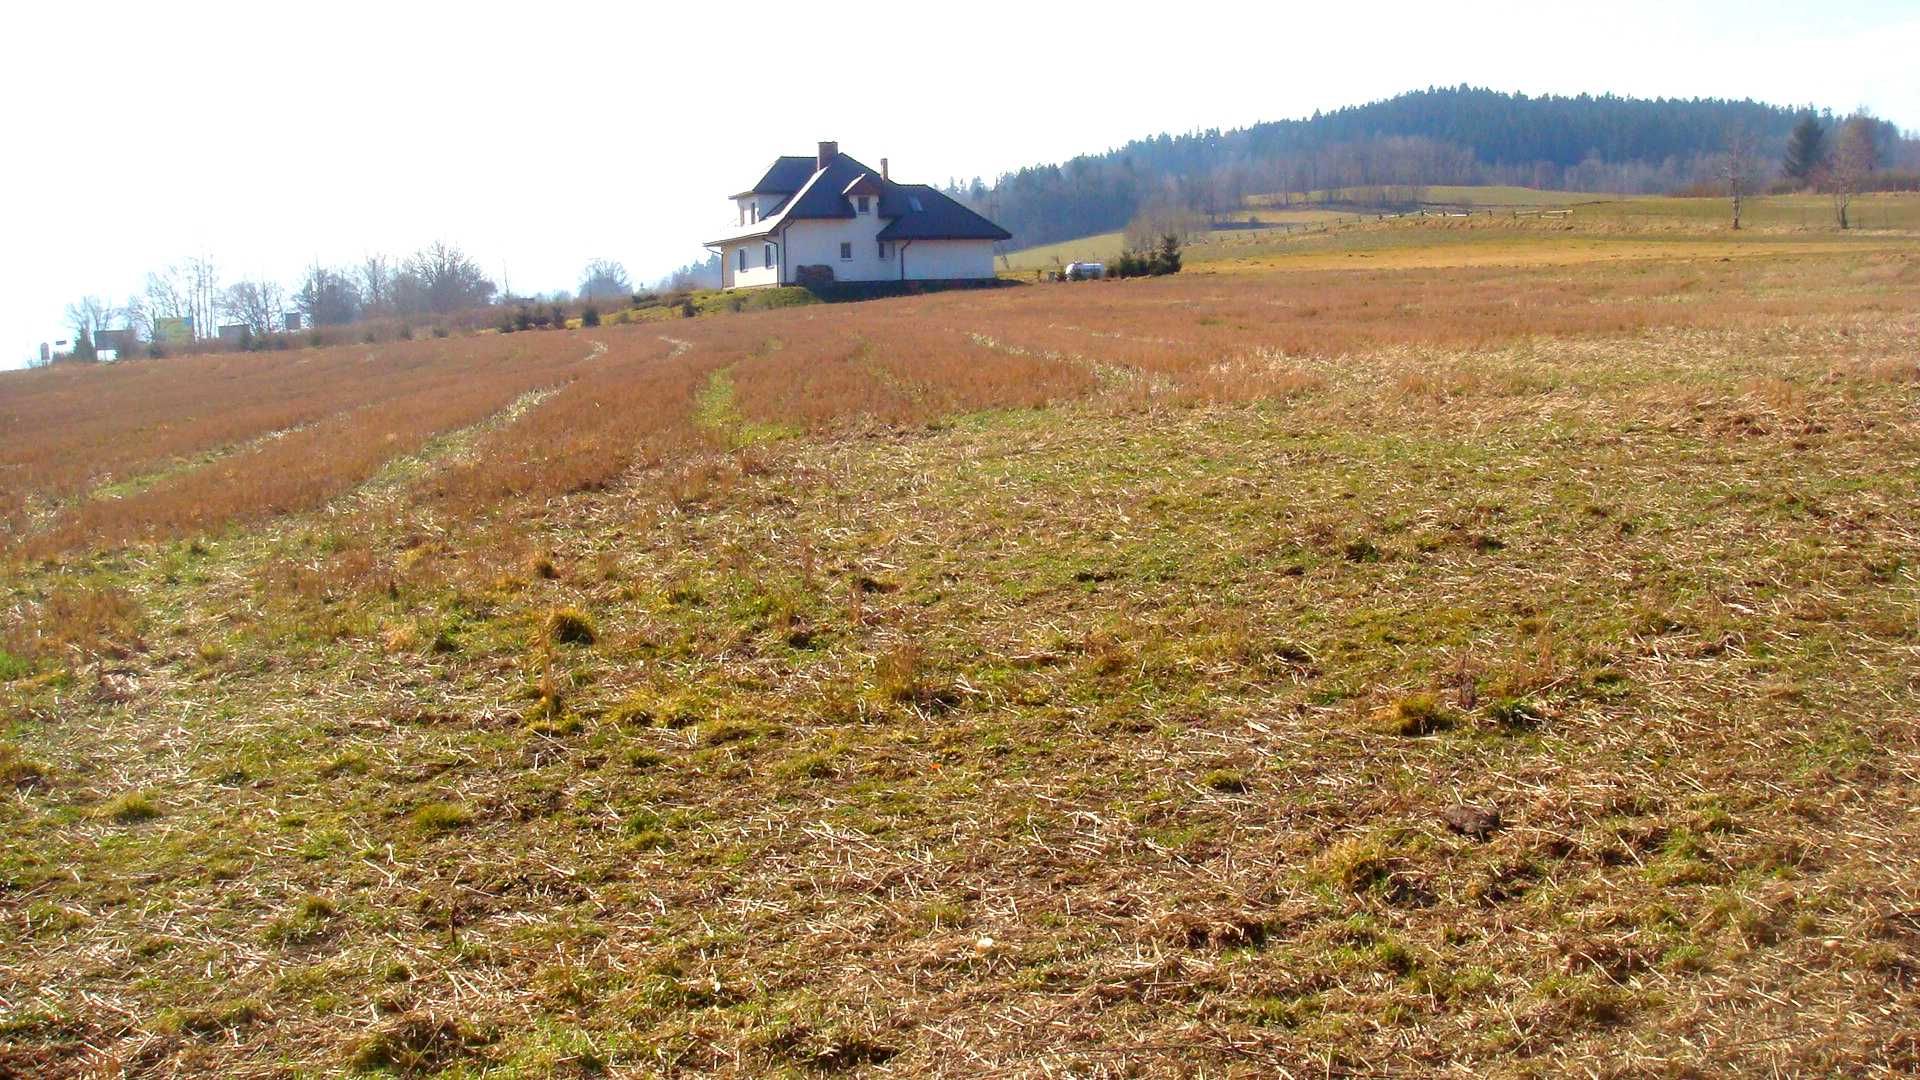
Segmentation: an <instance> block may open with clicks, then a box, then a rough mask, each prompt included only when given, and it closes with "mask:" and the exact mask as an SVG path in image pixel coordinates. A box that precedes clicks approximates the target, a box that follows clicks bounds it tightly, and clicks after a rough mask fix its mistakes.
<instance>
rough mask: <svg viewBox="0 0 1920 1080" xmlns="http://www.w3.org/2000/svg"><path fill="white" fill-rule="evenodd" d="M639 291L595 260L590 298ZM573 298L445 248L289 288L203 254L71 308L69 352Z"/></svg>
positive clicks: (257, 340)
mask: <svg viewBox="0 0 1920 1080" xmlns="http://www.w3.org/2000/svg"><path fill="white" fill-rule="evenodd" d="M632 292H633V286H632V284H631V281H630V279H629V278H628V276H627V271H626V268H625V267H624V266H622V265H621V264H620V263H618V262H616V261H614V260H611V259H593V260H591V261H589V262H588V263H587V265H586V266H585V268H584V269H583V270H582V271H581V277H580V286H579V292H578V299H579V301H581V302H587V303H591V302H595V301H601V302H605V301H614V300H621V301H624V300H626V299H627V298H628V297H629V296H630V295H631V294H632ZM574 299H575V298H574V296H573V295H572V294H569V293H567V292H565V291H559V292H555V293H553V294H550V295H549V296H544V297H541V296H533V297H521V296H515V295H513V294H512V292H511V291H510V290H504V289H502V288H500V287H499V286H497V285H496V284H495V283H494V282H493V280H492V279H491V278H489V277H488V276H487V275H486V274H485V273H484V272H483V271H482V270H481V268H480V265H479V263H477V262H476V261H475V260H474V259H473V258H472V257H471V256H469V255H468V254H467V253H466V252H464V251H462V250H461V249H460V248H459V247H457V246H454V245H451V244H446V243H441V242H436V243H433V244H429V245H428V246H426V247H423V248H421V249H420V250H419V251H416V252H414V253H413V254H411V255H409V256H406V257H404V258H397V259H396V258H393V257H390V256H386V255H368V256H367V257H365V258H364V259H361V260H360V261H358V262H355V263H352V264H349V265H339V266H321V265H317V264H316V265H314V266H311V267H309V268H307V270H306V271H305V272H304V274H303V275H302V276H301V278H300V280H299V282H298V283H297V284H296V285H294V286H293V287H292V288H290V289H289V288H286V287H284V286H282V285H281V284H280V283H279V282H276V281H272V280H268V279H255V278H248V279H242V280H238V281H231V282H228V281H224V280H223V279H222V276H221V273H220V269H219V267H218V265H217V264H216V263H215V261H214V259H213V258H212V257H210V256H195V257H192V258H188V259H184V260H182V261H180V262H178V263H175V264H173V265H171V266H168V267H167V268H166V269H164V270H159V271H154V272H152V273H149V274H147V275H146V284H145V287H144V288H143V289H141V290H140V291H139V292H136V293H133V294H131V295H129V296H128V297H127V298H126V300H125V301H124V302H121V303H117V304H116V303H113V302H111V301H109V300H107V299H105V298H102V297H100V296H93V295H89V296H84V297H81V298H80V299H79V300H76V301H74V302H73V303H71V304H69V305H68V306H67V310H66V320H67V325H68V328H69V329H70V330H71V331H72V333H73V338H72V346H71V351H70V352H68V353H66V354H64V356H65V358H69V359H75V360H92V359H95V358H97V356H98V354H99V352H100V351H103V350H107V349H113V350H115V351H116V352H117V353H118V354H119V355H120V356H121V357H122V358H125V357H128V356H130V355H135V354H140V353H144V354H146V355H150V356H160V355H165V354H166V352H167V351H168V350H169V349H171V348H181V349H190V348H194V347H196V346H199V345H202V344H204V343H206V342H221V343H224V344H230V345H233V346H235V347H240V348H261V347H270V346H272V345H276V344H286V343H287V338H288V335H289V334H290V333H291V332H293V331H295V330H305V331H308V332H309V333H310V334H311V335H312V336H313V338H314V339H315V340H319V339H320V338H322V337H323V336H324V332H325V331H326V330H328V329H331V328H338V327H347V326H354V325H358V324H373V323H379V322H395V323H399V324H400V328H399V329H398V330H397V331H396V333H397V334H398V335H400V336H405V335H407V334H410V333H411V330H410V328H408V327H406V325H405V324H406V323H407V321H408V320H421V319H429V320H434V321H435V322H436V326H438V327H440V328H441V332H444V328H445V326H446V325H447V324H448V323H449V322H451V321H453V320H454V319H455V318H456V317H462V316H465V317H469V318H470V317H471V316H472V315H473V314H474V313H476V312H484V311H486V310H488V309H491V308H493V307H497V306H500V305H517V306H521V307H523V308H524V306H525V305H526V304H528V303H530V302H534V301H545V302H547V303H550V304H553V305H556V306H558V305H566V304H568V303H571V302H573V301H574ZM289 316H295V317H297V318H293V319H290V318H289ZM477 325H478V324H477V323H476V328H477ZM369 333H370V334H371V333H372V332H371V331H369ZM47 359H52V357H51V356H49V357H47Z"/></svg>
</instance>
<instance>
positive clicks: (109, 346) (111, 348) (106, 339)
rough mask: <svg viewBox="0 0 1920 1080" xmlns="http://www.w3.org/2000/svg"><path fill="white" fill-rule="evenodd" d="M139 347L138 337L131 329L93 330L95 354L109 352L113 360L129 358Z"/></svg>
mask: <svg viewBox="0 0 1920 1080" xmlns="http://www.w3.org/2000/svg"><path fill="white" fill-rule="evenodd" d="M139 347H140V335H138V334H136V333H134V332H133V331H132V330H131V329H123V330H95V331H94V332H93V350H94V352H96V353H104V352H111V353H113V355H114V359H116V360H117V359H119V358H120V357H123V356H129V355H131V354H132V353H133V351H134V350H135V349H137V348H139Z"/></svg>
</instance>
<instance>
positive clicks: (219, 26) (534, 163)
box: [0, 0, 1920, 366]
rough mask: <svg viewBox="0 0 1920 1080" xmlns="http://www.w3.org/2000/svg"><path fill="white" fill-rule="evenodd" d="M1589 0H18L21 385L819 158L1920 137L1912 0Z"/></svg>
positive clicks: (1919, 21) (13, 47) (12, 151)
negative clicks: (1454, 89) (1834, 120)
mask: <svg viewBox="0 0 1920 1080" xmlns="http://www.w3.org/2000/svg"><path fill="white" fill-rule="evenodd" d="M1568 7H1569V8H1570V9H1571V10H1566V11H1564V12H1563V10H1562V6H1561V5H1551V4H1538V3H1531V2H1529V3H1512V4H1482V5H1475V4H1471V3H1452V4H1442V5H1438V6H1436V5H1434V4H1432V3H1419V4H1412V5H1406V6H1405V7H1400V6H1399V5H1395V4H1392V3H1385V2H1379V0H1376V2H1373V3H1368V4H1364V5H1342V4H1320V5H1291V4H1287V5H1280V4H1271V3H1263V4H1257V5H1247V6H1245V7H1238V6H1231V5H1210V4H1206V3H1186V4H1177V5H1176V4H1165V3H1159V4H1153V5H1142V6H1140V7H1139V8H1136V7H1134V6H1133V5H1129V4H1124V3H1116V2H1108V3H1101V4H1065V3H1045V2H1035V0H1025V2H1021V3H1008V4H1001V3H972V4H965V3H951V4H943V3H921V4H911V5H909V4H893V3H880V4H865V5H862V4H844V5H820V4H786V5H773V4H765V5H762V4H755V3H732V4H702V3H665V4H658V3H648V2H645V0H640V2H635V0H626V2H623V3H619V4H607V5H586V4H580V5H569V4H554V5H528V4H524V3H521V4H512V5H499V6H496V5H492V4H480V3H466V4H457V5H456V4H434V5H428V4H417V3H410V2H407V0H387V2H384V3H378V4H370V3H361V2H358V0H341V2H337V3H331V4H302V5H287V4H277V3H271V2H268V3H261V2H259V0H254V2H251V3H245V4H238V3H236V4H224V3H221V4H215V3H165V2H158V3H153V2H149V3H130V4H117V3H113V4H110V3H89V2H86V0H62V2H59V3H25V2H23V3H17V4H13V5H10V6H9V9H8V11H7V13H6V14H5V15H4V16H0V27H4V30H5V33H4V36H3V37H0V51H4V56H3V57H0V101H4V102H5V105H4V107H3V108H0V139H3V140H4V143H3V145H5V147H6V148H7V150H8V154H7V168H6V181H5V183H6V186H7V188H8V191H7V195H6V210H5V215H4V218H3V219H0V220H3V221H4V237H3V239H4V254H5V258H4V259H0V366H14V365H18V364H20V363H22V362H24V361H25V360H26V359H27V358H28V357H29V356H30V355H32V354H33V353H34V352H35V351H37V348H38V343H39V342H41V341H43V340H52V339H55V338H63V337H67V336H69V334H68V331H67V330H66V329H65V328H64V326H63V323H62V311H63V309H64V307H65V305H66V303H67V302H68V301H69V300H72V299H74V298H75V297H78V296H81V295H84V294H89V293H92V294H98V295H102V296H106V297H109V298H111V299H113V300H115V301H116V302H117V301H119V300H121V299H123V298H124V297H126V296H127V295H128V294H130V293H133V292H136V291H138V290H139V289H140V287H141V285H142V283H143V281H144V275H145V273H146V271H148V270H150V269H157V268H161V267H164V266H166V265H167V264H169V263H173V262H177V261H179V260H181V259H182V258H184V257H185V256H188V255H191V254H196V253H206V254H209V255H211V256H213V258H214V259H215V260H216V262H217V263H218V264H219V266H220V268H221V270H222V272H223V274H224V276H225V277H226V279H228V280H234V279H238V278H242V277H268V278H273V279H276V280H278V281H280V282H282V283H284V284H287V285H291V284H292V283H293V282H294V281H295V280H296V279H297V277H298V276H299V274H300V272H301V269H302V268H303V267H304V266H307V265H309V264H311V263H312V262H313V261H314V260H316V259H317V260H319V261H320V262H322V263H343V262H348V261H351V260H354V259H356V258H357V257H359V256H362V255H364V254H366V253H368V252H374V251H381V252H390V253H395V254H404V253H405V252H408V251H411V250H413V249H415V248H418V247H419V246H421V245H423V244H425V243H428V242H430V241H433V240H446V241H449V242H451V243H455V244H458V245H460V246H461V247H463V248H465V249H466V250H467V251H468V252H469V253H470V254H472V255H473V256H475V258H476V259H478V260H479V262H480V263H481V265H482V266H483V267H484V268H486V270H487V271H488V272H489V273H490V274H493V275H495V278H496V280H502V279H506V280H509V281H510V283H511V285H512V287H513V289H514V290H515V291H517V292H520V293H531V292H547V291H552V290H555V289H569V290H571V289H573V288H574V287H575V286H576V284H577V282H578V277H579V270H580V267H581V266H582V264H584V263H585V262H586V261H587V260H588V259H589V258H593V257H596V256H605V257H609V258H614V259H619V260H620V261H622V262H624V263H625V264H626V266H627V268H628V270H629V271H630V272H631V273H632V274H633V276H634V277H635V279H636V280H641V279H646V278H651V277H655V276H658V275H660V274H662V273H664V272H666V271H667V270H670V269H672V268H673V267H675V266H678V265H680V264H682V263H685V262H688V261H691V260H694V259H697V258H700V257H702V256H703V255H704V252H703V251H702V250H701V247H700V241H701V240H703V239H706V238H707V234H710V233H711V232H713V227H714V226H715V225H716V224H718V223H720V222H722V221H723V220H725V219H726V217H727V216H728V213H729V211H730V205H729V204H728V203H727V202H726V201H725V196H726V195H727V194H729V193H730V192H734V191H738V190H740V189H741V188H743V187H746V186H747V185H749V184H751V183H752V182H753V181H754V180H755V179H757V178H758V176H759V174H760V172H761V171H762V170H763V169H764V168H765V166H766V165H767V163H768V162H769V161H770V160H771V159H772V158H773V157H774V156H776V155H778V154H781V153H801V154H804V153H811V152H812V150H813V146H814V143H815V142H816V141H817V140H820V139H837V140H839V142H840V146H841V148H842V149H843V150H845V151H847V152H848V153H851V154H853V155H855V156H857V157H860V158H862V159H863V160H865V161H867V162H868V163H870V164H877V163H878V160H879V159H880V158H881V157H888V158H890V159H892V168H893V175H894V176H895V178H897V179H901V180H906V181H910V182H925V183H936V184H937V183H944V182H945V181H946V180H947V179H948V178H949V177H962V178H965V177H971V176H974V175H980V176H984V177H986V178H988V179H989V181H990V180H991V179H992V177H993V176H994V175H995V174H997V173H998V172H1000V171H1002V170H1005V169H1008V168H1014V167H1018V166H1020V165H1024V164H1030V163H1034V162H1040V161H1057V160H1062V159H1064V158H1067V157H1071V156H1073V155H1074V154H1077V153H1081V152H1085V151H1097V150H1102V149H1105V148H1107V147H1109V146H1113V145H1117V144H1119V143H1122V142H1125V141H1126V140H1127V139H1130V138H1133V137H1137V136H1142V135H1148V134H1153V133H1157V132H1160V131H1175V132H1178V131H1187V130H1192V129H1195V128H1208V127H1220V128H1227V127H1238V126H1243V125H1246V124H1250V123H1254V122H1257V121H1260V120H1273V119H1281V118H1287V117H1294V116H1302V115H1306V114H1310V113H1312V112H1313V110H1315V109H1331V108H1337V107H1339V106H1341V105H1347V104H1355V103H1360V102H1365V101H1369V100H1373V99H1377V98H1382V97H1388V96H1391V95H1393V94H1396V93H1399V92H1401V91H1404V90H1409V89H1415V88H1423V87H1426V86H1429V85H1438V86H1450V85H1455V84H1458V83H1462V82H1466V83H1471V84H1473V85H1477V86H1489V87H1492V88H1494V89H1499V90H1518V91H1524V92H1526V93H1530V94H1538V93H1547V92H1556V93H1579V92H1582V91H1588V92H1593V93H1602V92H1607V91H1611V92H1614V93H1619V94H1631V95H1636V96H1645V97H1651V96H1682V97H1691V96H1716V97H1753V98H1757V99H1760V100H1765V101H1771V102H1775V103H1781V104H1808V103H1811V104H1814V105H1818V106H1822V107H1828V108H1832V109H1834V110H1835V111H1848V110H1851V109H1854V108H1856V107H1859V106H1866V107H1868V108H1871V109H1872V110H1873V111H1874V112H1875V113H1877V114H1878V115H1880V116H1883V117H1885V118H1887V119H1889V120H1892V121H1893V122H1895V123H1896V124H1899V125H1900V126H1901V127H1903V128H1907V129H1915V128H1920V75H1917V74H1916V72H1917V71H1920V4H1916V3H1914V2H1913V0H1905V2H1901V3H1895V2H1828V3H1822V4H1808V3H1804V2H1801V3H1771V2H1754V0H1748V2H1737V3H1736V2H1726V3H1722V2H1712V3H1693V4H1689V3H1674V2H1663V3H1636V2H1622V0H1615V2H1613V3H1608V4H1598V5H1595V4H1583V5H1578V6H1577V7H1573V6H1571V5H1569V6H1568ZM1129 73H1135V74H1137V75H1138V77H1123V76H1125V75H1127V74H1129Z"/></svg>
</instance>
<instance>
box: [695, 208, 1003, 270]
mask: <svg viewBox="0 0 1920 1080" xmlns="http://www.w3.org/2000/svg"><path fill="white" fill-rule="evenodd" d="M887 224H888V219H886V218H882V217H881V216H880V215H879V214H877V213H872V212H869V213H867V214H864V215H857V216H855V217H851V218H826V219H811V218H810V219H805V220H801V221H796V222H794V223H792V224H791V225H788V226H787V227H786V228H784V229H782V230H781V231H780V234H779V236H780V237H781V238H783V239H784V240H785V241H786V246H787V258H786V275H787V276H786V280H787V281H788V282H792V281H794V280H796V279H797V277H798V274H799V270H800V268H801V267H802V266H815V265H819V266H830V267H832V268H833V278H834V280H835V281H899V280H902V274H901V269H900V266H901V261H902V260H903V259H904V260H905V262H906V273H905V275H904V279H905V280H907V281H952V280H956V279H978V278H990V277H992V276H993V241H991V240H915V241H912V242H911V243H906V244H900V243H896V244H893V245H892V249H891V250H892V257H891V258H887V259H882V258H881V257H880V247H879V241H878V240H876V239H875V237H876V236H877V235H878V234H879V232H880V230H881V229H884V228H886V226H887ZM765 243H766V241H763V240H758V239H754V240H743V241H739V242H737V243H730V244H728V245H726V248H725V256H724V257H725V266H726V277H725V278H724V279H723V280H724V283H725V287H726V288H729V289H750V288H756V287H759V286H763V285H777V284H779V283H780V276H779V275H780V245H779V244H778V243H775V244H774V251H773V261H774V265H773V269H771V270H769V269H766V268H765V267H764V266H763V265H762V264H763V262H764V255H763V250H762V247H763V245H764V244H765ZM842 243H847V244H851V245H852V246H853V251H852V255H853V257H852V258H851V259H845V260H843V259H841V258H840V245H841V244H842ZM742 247H744V248H746V250H747V269H746V271H745V272H744V273H743V272H741V271H740V270H739V265H740V264H739V259H740V256H739V254H738V252H739V250H740V249H741V248H742Z"/></svg>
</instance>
